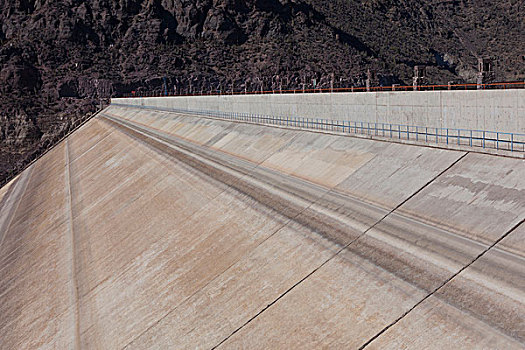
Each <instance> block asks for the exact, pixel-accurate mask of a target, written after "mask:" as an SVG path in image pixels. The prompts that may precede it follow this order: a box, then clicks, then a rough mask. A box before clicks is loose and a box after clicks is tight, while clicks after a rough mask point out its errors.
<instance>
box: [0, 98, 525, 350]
mask: <svg viewBox="0 0 525 350" xmlns="http://www.w3.org/2000/svg"><path fill="white" fill-rule="evenodd" d="M524 92H525V90H523V91H518V90H516V91H507V95H503V94H501V95H500V93H501V92H500V91H498V92H494V91H480V92H470V93H472V94H473V95H472V96H475V98H472V99H469V100H468V101H467V102H465V101H464V98H465V97H466V95H463V97H461V96H460V97H454V95H453V94H456V93H459V92H447V91H444V92H440V94H442V95H441V96H437V97H436V96H434V95H432V94H433V93H432V92H429V93H427V92H412V93H401V94H400V95H395V94H399V93H384V95H381V96H375V95H374V94H373V93H359V94H357V93H356V94H333V95H329V94H312V95H304V96H301V95H297V96H294V95H269V96H235V97H232V96H230V97H226V96H220V97H217V96H205V97H173V98H171V97H169V98H168V97H160V98H140V99H139V98H136V99H131V98H130V99H114V100H113V101H112V104H111V105H110V106H109V107H107V108H106V109H104V110H103V111H101V112H100V113H99V114H98V115H96V116H95V117H94V118H92V119H91V120H90V121H89V122H87V123H86V124H84V125H83V126H82V127H81V128H79V129H78V130H76V131H75V132H74V133H72V134H70V135H69V136H68V137H67V138H66V139H65V140H64V141H62V142H61V143H60V144H58V145H57V146H56V147H55V148H53V149H52V150H51V151H50V152H48V153H47V154H45V155H44V156H43V157H42V158H40V159H39V160H38V161H36V162H34V163H33V164H32V165H31V166H30V167H28V168H27V169H26V170H25V171H24V172H23V173H21V174H20V175H19V176H18V177H17V178H15V179H14V180H13V181H11V182H10V183H8V184H7V185H6V186H4V187H3V188H1V189H0V315H1V317H0V348H2V349H34V348H42V349H48V348H58V349H64V348H74V349H80V348H82V349H194V348H200V349H215V348H217V349H268V348H335V349H338V348H345V349H400V348H403V349H447V348H454V349H523V347H524V346H525V223H524V220H525V160H524V159H523V154H524V152H523V151H522V150H521V148H520V147H521V146H520V145H521V144H520V142H521V141H520V137H521V136H520V135H521V133H523V132H524V130H525V129H524V125H525V124H524V119H525V113H524V108H525V107H524V105H523V104H524V103H525V99H524V97H525V95H524ZM387 94H388V95H387ZM448 94H450V95H448ZM401 96H405V97H407V98H408V99H407V102H406V105H407V106H409V105H410V103H412V105H410V106H409V107H407V108H406V110H401V108H400V105H401V103H397V102H396V103H393V102H389V103H387V104H385V106H386V107H385V108H382V107H381V108H378V107H377V106H378V105H377V102H378V99H382V100H383V101H385V99H390V101H393V100H392V99H396V98H401ZM455 98H457V101H456V100H455ZM436 99H437V101H439V108H434V107H437V104H438V102H435V101H436ZM336 100H338V101H340V102H335V101H336ZM368 100H370V101H375V102H367V101H368ZM250 101H251V102H252V103H251V102H250ZM261 101H262V102H261ZM290 101H291V102H290ZM359 101H361V102H359ZM363 101H364V102H363ZM409 101H410V103H409ZM425 101H426V102H425ZM446 101H448V102H446ZM450 101H452V102H450ZM473 101H474V102H473ZM285 102H286V103H285ZM360 103H361V104H360ZM368 103H376V107H374V108H376V109H375V112H374V113H375V114H374V117H372V116H371V114H369V116H368V117H367V116H366V115H365V114H366V113H364V112H363V111H368V110H370V109H371V108H372V107H369V108H365V107H366V105H367V104H368ZM416 103H418V104H422V105H421V106H419V107H421V108H423V107H424V108H426V109H425V111H426V112H423V109H421V108H419V107H418V108H416V107H417V106H415V104H416ZM434 104H435V105H436V106H434ZM465 104H468V105H465ZM483 104H485V105H483ZM314 105H315V106H318V107H316V108H317V109H314V108H312V107H311V106H314ZM323 105H324V107H325V108H324V110H323V108H322V106H323ZM283 106H286V107H283ZM308 106H310V107H309V108H308ZM345 106H346V107H345ZM351 106H354V107H351ZM359 106H361V107H359ZM362 106H365V107H362ZM381 106H383V105H381ZM454 106H455V107H454ZM294 108H295V109H294ZM468 108H471V109H470V110H469V109H468ZM270 109H271V110H270ZM462 110H463V112H462ZM473 111H477V112H473ZM344 113H347V114H344ZM367 113H368V112H367ZM370 113H371V112H370ZM381 113H383V114H381ZM422 113H423V114H425V113H426V114H425V116H424V118H423V116H422ZM434 113H436V115H437V114H439V115H441V116H442V117H441V119H436V118H437V117H435V115H434ZM471 113H472V117H468V118H467V117H465V116H466V115H469V116H470V115H471ZM443 115H446V118H445V117H443ZM261 116H265V117H264V118H266V119H264V118H263V119H261ZM394 116H395V118H405V119H404V120H403V124H406V125H408V126H417V127H418V129H417V130H418V131H417V132H416V134H415V135H417V136H418V137H419V139H418V140H414V139H413V138H411V136H412V135H413V134H411V131H410V130H412V129H409V131H408V132H407V135H408V136H409V139H407V138H406V137H404V136H403V137H401V136H400V137H399V138H396V137H392V138H390V137H389V135H388V134H387V135H386V136H385V134H384V133H383V135H379V133H378V130H380V129H378V128H376V129H375V130H373V132H371V129H366V132H365V133H363V132H364V129H361V130H358V129H357V126H356V125H354V127H356V129H352V128H351V127H352V125H353V124H352V123H350V122H351V121H354V123H355V121H356V120H361V121H364V122H365V123H369V122H372V123H374V126H375V123H381V124H384V123H398V122H399V120H395V119H393V118H394ZM270 117H271V118H270ZM358 117H361V118H358ZM345 118H347V119H346V121H347V122H348V123H347V124H345V123H343V124H338V123H335V124H334V123H332V124H330V123H329V122H324V121H322V122H320V123H319V120H345ZM367 118H376V119H375V120H374V121H372V120H371V119H369V120H367ZM378 118H384V119H378ZM414 118H419V119H414ZM421 118H423V119H421ZM305 121H306V123H305ZM314 121H315V123H316V124H314ZM308 123H310V124H308ZM400 124H401V123H400ZM438 124H439V125H438ZM341 125H343V126H342V127H341ZM429 127H430V128H439V129H440V130H442V129H447V130H449V128H457V129H461V130H470V131H479V130H482V131H486V132H489V131H490V132H496V133H497V136H496V138H494V137H493V136H486V139H485V138H483V139H482V138H481V136H480V137H477V136H471V138H470V140H469V139H468V137H469V135H470V133H466V134H461V137H458V138H457V140H459V141H457V142H456V139H455V138H454V139H452V135H455V134H453V133H451V134H450V135H451V139H452V141H450V140H448V139H447V141H450V142H449V143H446V142H445V139H444V138H443V137H441V136H439V137H437V135H434V136H436V138H435V139H433V138H432V140H429V139H428V135H429V133H430V134H431V133H432V132H433V131H430V132H429V131H428V130H425V133H426V136H427V137H426V138H425V137H424V135H425V134H423V131H422V130H423V129H419V128H429ZM382 129H383V131H385V130H386V129H385V127H384V126H383V127H382ZM450 130H452V129H450ZM500 133H501V135H500ZM400 134H401V131H400ZM415 135H414V136H415ZM440 135H442V134H441V132H440ZM473 135H474V134H473ZM508 135H512V136H511V137H510V138H507V136H508ZM394 136H395V135H394ZM463 137H465V138H463ZM482 141H485V143H483V142H482ZM491 142H492V143H491ZM489 144H490V145H492V146H494V147H492V146H489ZM482 145H483V146H485V147H482ZM511 148H512V149H511Z"/></svg>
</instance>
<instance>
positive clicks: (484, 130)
mask: <svg viewBox="0 0 525 350" xmlns="http://www.w3.org/2000/svg"><path fill="white" fill-rule="evenodd" d="M483 148H485V130H483Z"/></svg>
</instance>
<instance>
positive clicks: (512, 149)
mask: <svg viewBox="0 0 525 350" xmlns="http://www.w3.org/2000/svg"><path fill="white" fill-rule="evenodd" d="M510 151H511V152H514V134H513V133H511V134H510Z"/></svg>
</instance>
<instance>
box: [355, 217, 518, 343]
mask: <svg viewBox="0 0 525 350" xmlns="http://www.w3.org/2000/svg"><path fill="white" fill-rule="evenodd" d="M524 222H525V218H524V219H521V221H519V222H518V223H517V224H516V225H514V226H513V227H512V228H511V229H510V230H508V231H507V232H505V233H504V234H503V235H502V236H501V237H500V238H498V239H497V240H496V241H495V242H494V243H492V244H491V245H490V246H489V247H487V248H486V249H485V250H483V251H482V252H481V253H479V254H478V256H476V257H475V258H474V259H473V260H472V261H470V262H469V263H468V264H466V265H465V266H463V267H462V268H461V269H459V270H458V271H457V272H456V273H454V274H453V275H452V276H450V277H449V278H447V279H446V280H445V281H444V282H443V283H441V285H439V286H438V287H436V288H435V289H434V290H433V291H432V292H430V293H429V294H427V295H426V296H425V297H424V298H423V299H421V300H420V301H418V302H417V303H416V304H415V305H414V306H412V307H411V308H410V309H409V310H407V311H406V312H405V313H403V314H402V315H401V316H399V317H398V318H397V319H395V320H394V321H393V322H392V323H390V324H389V325H388V326H386V327H385V328H383V329H382V330H381V331H380V332H378V333H377V334H376V335H374V336H373V337H372V338H370V339H369V340H368V341H367V342H366V343H364V344H363V345H361V346H360V347H359V350H362V349H364V348H366V347H367V346H368V345H370V344H371V343H372V342H373V341H374V340H376V339H377V338H379V337H380V336H381V335H382V334H384V333H385V332H386V331H387V330H389V329H390V328H392V327H393V326H395V325H396V324H397V323H398V322H399V321H401V320H402V319H403V318H404V317H405V316H407V315H408V314H409V313H410V312H412V310H414V309H415V308H417V307H418V306H419V305H421V304H422V303H423V302H424V301H425V300H427V299H428V298H430V297H431V296H433V295H434V294H435V293H436V292H438V291H439V290H440V289H441V288H443V287H444V286H445V285H446V284H447V283H449V282H450V281H452V280H453V279H454V278H456V277H457V276H458V275H459V274H460V273H462V272H463V271H465V270H466V269H467V268H469V267H470V266H471V265H472V264H474V263H475V262H476V261H477V260H478V259H480V258H481V257H482V256H484V255H485V254H486V253H487V252H488V251H490V250H491V249H492V248H494V246H496V244H498V243H499V242H501V241H502V240H503V239H504V238H505V237H507V236H508V235H509V234H511V233H512V232H513V231H514V230H516V229H517V228H518V227H519V226H520V225H522V224H523V223H524Z"/></svg>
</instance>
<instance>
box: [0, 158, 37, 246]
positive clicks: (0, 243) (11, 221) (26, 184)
mask: <svg viewBox="0 0 525 350" xmlns="http://www.w3.org/2000/svg"><path fill="white" fill-rule="evenodd" d="M28 169H30V170H29V172H30V173H29V175H26V176H27V177H28V178H27V180H26V182H25V183H24V184H23V186H24V189H23V190H22V193H20V197H18V198H17V203H16V207H15V208H14V210H13V211H12V213H11V215H10V218H9V222H8V224H7V225H6V229H5V231H4V233H3V235H2V238H0V253H1V252H2V245H3V243H4V240H5V237H6V236H7V233H8V232H9V229H10V228H11V224H12V223H13V220H14V218H15V214H16V212H17V211H18V207H19V206H20V202H22V198H23V197H24V194H25V193H26V190H27V186H28V185H29V182H30V181H31V178H32V177H33V165H31V166H30V167H29V168H28ZM22 176H23V175H22ZM20 180H21V179H20Z"/></svg>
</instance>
